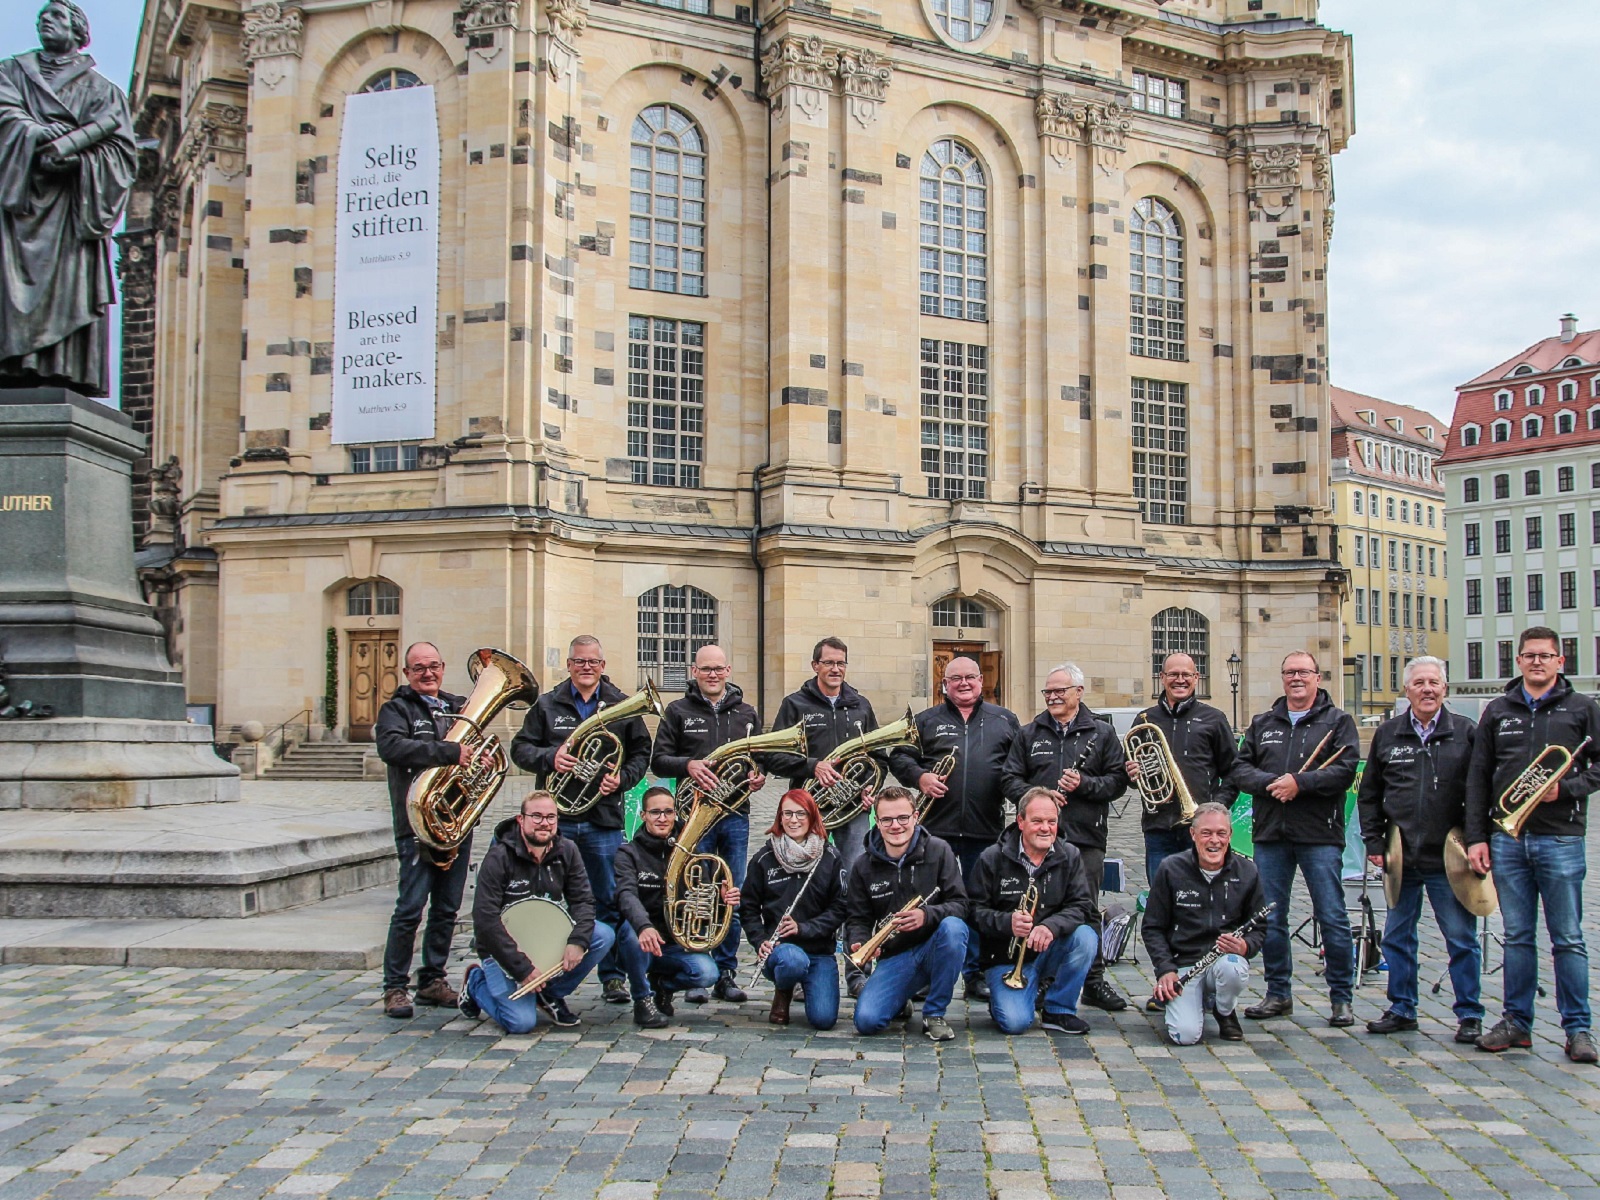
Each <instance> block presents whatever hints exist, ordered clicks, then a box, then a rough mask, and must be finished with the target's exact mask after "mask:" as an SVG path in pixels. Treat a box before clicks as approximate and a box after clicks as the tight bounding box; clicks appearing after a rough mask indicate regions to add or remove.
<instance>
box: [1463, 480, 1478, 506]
mask: <svg viewBox="0 0 1600 1200" xmlns="http://www.w3.org/2000/svg"><path fill="white" fill-rule="evenodd" d="M1461 502H1462V503H1463V504H1476V503H1477V502H1478V477H1477V476H1476V475H1469V476H1467V478H1465V479H1463V480H1462V481H1461Z"/></svg>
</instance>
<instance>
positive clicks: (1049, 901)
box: [969, 825, 1095, 967]
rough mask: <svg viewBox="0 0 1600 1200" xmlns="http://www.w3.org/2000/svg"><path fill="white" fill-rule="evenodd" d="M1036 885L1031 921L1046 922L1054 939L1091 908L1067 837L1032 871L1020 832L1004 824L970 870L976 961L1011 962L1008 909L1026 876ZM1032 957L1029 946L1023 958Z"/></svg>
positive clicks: (1016, 904)
mask: <svg viewBox="0 0 1600 1200" xmlns="http://www.w3.org/2000/svg"><path fill="white" fill-rule="evenodd" d="M1030 880H1031V881H1033V882H1035V883H1037V884H1038V885H1039V905H1038V907H1037V908H1035V909H1034V917H1033V920H1034V923H1035V924H1036V925H1044V926H1046V927H1048V928H1049V930H1050V932H1051V933H1052V934H1054V935H1055V937H1056V940H1057V941H1059V940H1061V939H1062V938H1069V937H1071V936H1072V935H1073V933H1074V932H1076V931H1077V928H1078V926H1079V925H1082V924H1084V923H1085V922H1086V921H1088V920H1089V918H1090V915H1091V914H1092V913H1093V912H1094V911H1095V900H1094V893H1093V892H1092V891H1091V890H1090V888H1089V877H1088V876H1087V875H1086V874H1084V870H1083V857H1082V855H1080V854H1079V853H1078V848H1077V847H1076V846H1074V845H1072V843H1070V842H1066V841H1061V840H1059V839H1058V840H1057V841H1056V844H1055V845H1054V846H1052V847H1050V850H1049V853H1047V854H1046V855H1045V856H1044V862H1042V863H1040V864H1039V866H1038V868H1037V869H1036V870H1035V869H1034V867H1033V863H1032V862H1031V861H1029V860H1028V859H1027V858H1026V856H1025V855H1024V854H1023V852H1022V834H1021V832H1020V831H1019V830H1018V829H1017V827H1016V826H1015V825H1010V826H1007V828H1006V831H1005V832H1004V833H1002V834H1001V835H1000V840H999V841H998V842H996V843H995V844H994V845H993V846H990V847H989V848H988V849H987V850H985V851H984V852H983V853H982V854H981V855H979V857H978V865H977V866H976V867H974V868H973V870H972V895H971V897H970V898H969V906H970V908H971V910H972V923H973V925H975V926H976V927H977V932H978V965H979V966H982V967H992V966H996V965H998V964H999V963H1003V962H1011V961H1013V956H1012V955H1011V954H1010V953H1009V950H1010V947H1011V914H1012V913H1014V912H1016V911H1017V908H1018V907H1019V906H1020V905H1021V903H1022V895H1023V893H1024V892H1026V891H1027V890H1028V883H1029V881H1030ZM1034 957H1036V956H1035V954H1034V952H1033V951H1032V950H1029V951H1028V952H1027V959H1028V960H1030V961H1031V960H1032V959H1033V958H1034Z"/></svg>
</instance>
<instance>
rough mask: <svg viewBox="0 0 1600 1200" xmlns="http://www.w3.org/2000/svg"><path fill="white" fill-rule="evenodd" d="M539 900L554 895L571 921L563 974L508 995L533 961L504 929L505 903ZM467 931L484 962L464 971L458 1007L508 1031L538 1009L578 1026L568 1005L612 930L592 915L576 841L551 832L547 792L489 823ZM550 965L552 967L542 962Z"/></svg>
mask: <svg viewBox="0 0 1600 1200" xmlns="http://www.w3.org/2000/svg"><path fill="white" fill-rule="evenodd" d="M534 897H538V898H540V899H544V900H553V901H555V902H556V903H557V904H559V905H561V907H562V908H564V909H566V910H567V915H568V916H569V917H571V918H572V932H571V933H570V934H569V935H568V936H567V945H566V949H565V950H564V951H563V952H562V956H561V972H560V974H558V975H556V976H555V977H554V978H553V979H551V980H550V981H549V982H548V983H546V984H545V985H544V987H543V988H541V989H539V990H538V991H537V992H534V993H533V994H531V995H528V996H523V997H521V998H519V999H516V1000H513V999H512V998H511V994H512V993H513V992H515V991H516V990H517V989H518V988H519V987H521V986H522V984H524V983H526V982H528V980H530V979H532V978H533V976H534V974H535V969H534V964H533V963H532V962H531V961H530V960H529V958H528V956H527V955H526V954H524V953H523V952H522V951H521V950H520V949H518V947H517V943H516V942H514V941H513V940H512V939H511V935H510V934H509V933H507V932H506V926H505V922H504V920H502V919H501V915H502V913H504V911H505V909H506V906H507V905H510V904H515V903H516V902H517V901H519V900H528V899H531V898H534ZM472 932H473V935H474V939H475V940H476V942H477V945H478V952H479V953H480V954H482V955H483V956H484V958H483V962H482V964H474V965H473V966H470V967H468V968H467V977H466V979H465V981H464V982H463V983H462V985H461V999H460V1006H461V1011H462V1013H463V1014H464V1015H465V1016H468V1017H471V1018H472V1019H473V1020H477V1019H478V1018H479V1017H481V1016H483V1015H484V1014H488V1015H489V1016H490V1017H492V1018H493V1019H494V1020H495V1021H496V1022H497V1023H498V1024H499V1025H500V1027H501V1028H502V1029H504V1030H505V1031H506V1032H507V1033H528V1032H530V1031H531V1030H532V1029H533V1028H534V1026H535V1025H537V1024H538V1022H539V1010H540V1009H543V1010H544V1012H545V1014H546V1015H547V1017H548V1018H549V1020H550V1021H551V1022H552V1023H553V1024H555V1025H560V1026H563V1027H565V1026H572V1025H576V1024H577V1023H578V1016H577V1014H576V1013H574V1012H573V1011H572V1009H570V1008H568V1007H567V997H568V996H570V995H571V994H572V993H573V992H574V991H576V990H577V987H578V985H579V984H580V983H582V982H583V977H584V976H585V975H587V974H588V973H589V972H590V971H591V970H593V969H594V965H595V963H597V962H599V961H600V960H601V959H602V958H604V957H605V955H606V952H607V951H609V950H610V949H611V944H612V942H613V941H614V940H615V939H616V932H615V931H614V930H613V929H612V928H611V926H609V925H607V924H605V923H604V922H603V921H596V920H595V919H594V893H593V892H592V891H591V890H590V888H589V876H588V873H587V872H585V871H584V869H583V856H582V855H581V854H580V853H579V852H578V847H577V844H576V843H575V842H573V841H571V840H570V839H568V838H564V837H562V836H561V835H560V834H559V833H557V832H556V802H555V799H554V797H552V796H551V795H550V793H549V792H529V793H528V794H527V795H526V796H524V797H523V800H522V808H521V811H520V812H519V813H518V815H517V816H515V817H508V818H506V819H505V820H504V821H502V822H500V824H499V825H497V826H496V827H495V831H494V845H492V846H490V847H489V852H488V853H487V854H485V855H484V856H483V864H482V865H481V866H480V867H479V868H478V891H477V895H476V896H475V897H474V899H473V902H472ZM546 965H547V966H548V965H551V964H546Z"/></svg>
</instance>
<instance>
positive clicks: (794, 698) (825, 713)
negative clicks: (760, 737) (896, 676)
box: [767, 679, 878, 788]
mask: <svg viewBox="0 0 1600 1200" xmlns="http://www.w3.org/2000/svg"><path fill="white" fill-rule="evenodd" d="M800 721H804V722H805V724H806V752H805V754H804V755H799V754H771V755H768V756H767V766H768V769H769V770H770V771H771V772H772V773H773V774H775V775H787V776H788V777H789V786H790V787H791V788H797V787H799V786H800V785H801V784H803V783H805V781H806V780H808V779H810V778H811V776H812V775H813V774H815V773H816V769H817V764H818V763H819V762H822V761H824V760H825V759H827V758H828V756H829V755H831V754H832V753H833V750H834V747H836V746H838V744H839V743H840V742H848V741H849V740H850V739H851V738H854V737H860V736H861V735H862V734H863V733H871V732H872V731H873V730H874V729H876V728H877V727H878V718H877V716H876V715H875V714H874V713H873V711H872V704H871V702H870V701H868V700H867V698H866V697H865V696H863V695H862V694H861V693H860V692H858V691H856V690H855V688H853V687H851V686H850V685H849V684H848V683H846V684H844V685H842V686H841V687H840V689H839V696H838V703H837V704H829V703H828V698H827V697H826V696H824V695H823V694H822V689H820V688H819V687H817V681H816V680H815V679H808V680H806V681H805V682H804V683H803V684H801V685H800V690H799V691H798V692H791V693H790V694H789V695H787V696H785V697H784V698H783V703H782V704H780V705H779V706H778V718H777V720H775V721H774V722H773V723H772V727H773V728H774V729H792V728H793V727H794V725H795V724H796V723H797V722H800Z"/></svg>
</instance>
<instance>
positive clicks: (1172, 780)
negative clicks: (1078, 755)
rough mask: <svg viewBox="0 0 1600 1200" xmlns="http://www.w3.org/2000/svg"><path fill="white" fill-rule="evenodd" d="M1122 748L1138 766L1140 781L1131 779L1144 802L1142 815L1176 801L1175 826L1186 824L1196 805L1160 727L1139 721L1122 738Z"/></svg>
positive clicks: (1156, 810) (1190, 818) (1191, 816)
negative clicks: (1176, 815)
mask: <svg viewBox="0 0 1600 1200" xmlns="http://www.w3.org/2000/svg"><path fill="white" fill-rule="evenodd" d="M1122 749H1123V751H1124V752H1125V753H1126V754H1127V756H1128V757H1129V758H1130V759H1132V760H1133V761H1134V762H1135V763H1137V764H1138V767H1139V778H1138V779H1136V780H1134V786H1135V787H1137V788H1138V789H1139V795H1140V796H1141V797H1142V798H1143V800H1144V810H1145V812H1147V813H1155V812H1159V811H1160V810H1161V809H1162V808H1164V807H1166V806H1167V805H1168V804H1171V803H1172V801H1173V800H1174V799H1176V800H1177V802H1178V823H1179V824H1187V823H1188V822H1189V821H1190V820H1192V819H1193V818H1194V813H1195V809H1196V808H1198V807H1199V806H1198V805H1197V804H1195V802H1194V797H1193V796H1191V795H1190V794H1189V785H1188V784H1187V783H1185V782H1184V780H1183V772H1182V771H1180V770H1179V769H1178V762H1177V760H1176V759H1175V758H1173V756H1172V747H1171V746H1170V745H1169V744H1168V743H1167V735H1166V734H1165V733H1163V732H1162V731H1161V727H1160V726H1159V725H1155V724H1152V723H1151V722H1149V721H1141V722H1139V724H1137V725H1135V726H1134V727H1133V728H1132V729H1130V730H1128V732H1127V733H1126V734H1124V735H1123V738H1122Z"/></svg>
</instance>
